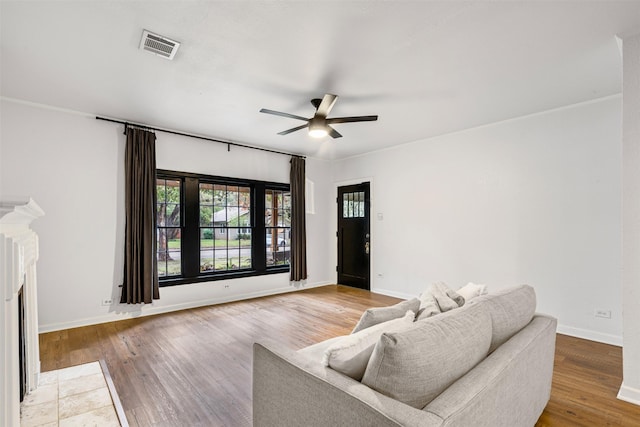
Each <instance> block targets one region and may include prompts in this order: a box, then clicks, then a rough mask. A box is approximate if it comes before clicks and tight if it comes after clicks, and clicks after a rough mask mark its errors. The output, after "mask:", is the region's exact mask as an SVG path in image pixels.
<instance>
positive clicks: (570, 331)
mask: <svg viewBox="0 0 640 427" xmlns="http://www.w3.org/2000/svg"><path fill="white" fill-rule="evenodd" d="M371 292H375V293H377V294H382V295H388V296H390V297H395V298H402V299H411V298H414V297H415V295H411V294H405V293H403V292H397V291H392V290H389V289H380V288H377V289H371ZM557 331H558V333H559V334H563V335H569V336H572V337H576V338H582V339H585V340H589V341H596V342H601V343H604V344H611V345H616V346H618V347H622V337H621V336H619V335H612V334H605V333H602V332H596V331H590V330H588V329H580V328H574V327H572V326H566V325H558V329H557Z"/></svg>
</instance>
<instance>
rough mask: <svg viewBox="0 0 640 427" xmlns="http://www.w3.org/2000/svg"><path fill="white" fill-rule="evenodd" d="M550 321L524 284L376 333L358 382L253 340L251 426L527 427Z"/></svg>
mask: <svg viewBox="0 0 640 427" xmlns="http://www.w3.org/2000/svg"><path fill="white" fill-rule="evenodd" d="M555 332H556V319H554V318H552V317H550V316H546V315H542V314H537V313H535V293H534V291H533V289H532V288H531V287H529V286H526V285H525V286H519V287H515V288H512V289H509V290H506V291H503V292H500V293H497V294H491V295H483V296H480V297H477V298H475V299H473V300H471V301H468V302H467V303H466V304H465V305H464V306H462V307H461V308H457V309H455V310H451V311H449V312H446V313H443V314H439V315H436V316H433V317H430V318H428V319H426V320H420V321H417V322H415V323H414V324H413V325H410V327H408V328H407V330H404V331H399V332H397V331H396V332H391V333H383V334H382V335H381V336H380V339H379V341H378V342H377V343H376V344H375V348H374V350H373V353H372V354H371V357H370V359H369V360H368V364H367V366H366V371H365V373H364V377H363V378H362V380H361V381H357V380H355V379H353V378H350V377H349V376H346V375H344V374H342V373H340V372H338V371H336V370H334V369H332V368H330V367H328V366H323V364H322V363H320V360H319V359H318V354H319V352H321V351H322V350H323V348H326V347H327V346H329V345H330V344H331V342H335V340H329V341H328V342H327V344H326V345H323V344H316V345H314V346H312V347H313V349H312V350H311V351H309V350H306V351H305V349H303V350H301V351H293V350H291V349H287V348H282V346H279V345H277V344H275V343H262V344H261V343H256V344H254V354H253V356H254V359H253V425H254V426H464V427H469V426H474V427H475V426H487V427H489V426H490V427H500V426H504V427H519V426H533V425H534V424H535V423H536V421H537V419H538V418H539V417H540V414H541V413H542V411H543V410H544V408H545V406H546V404H547V402H548V400H549V397H550V392H551V378H552V374H553V361H554V354H555Z"/></svg>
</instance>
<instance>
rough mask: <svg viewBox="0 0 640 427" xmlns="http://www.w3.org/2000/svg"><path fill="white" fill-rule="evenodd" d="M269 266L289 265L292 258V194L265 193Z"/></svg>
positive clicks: (275, 191)
mask: <svg viewBox="0 0 640 427" xmlns="http://www.w3.org/2000/svg"><path fill="white" fill-rule="evenodd" d="M264 223H265V228H266V230H265V231H266V245H267V265H282V264H289V259H290V256H291V250H290V247H291V193H290V192H289V191H281V190H266V191H265V217H264Z"/></svg>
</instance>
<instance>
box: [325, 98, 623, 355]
mask: <svg viewBox="0 0 640 427" xmlns="http://www.w3.org/2000/svg"><path fill="white" fill-rule="evenodd" d="M432 119H433V120H437V117H433V118H432ZM620 124H621V99H620V97H619V96H618V97H613V98H608V99H603V100H599V101H597V102H592V103H587V104H582V105H576V106H573V107H569V108H564V109H560V110H554V111H549V112H545V113H541V114H536V115H532V116H527V117H524V118H520V119H515V120H510V121H506V122H501V123H496V124H492V125H489V126H484V127H481V128H475V129H471V130H467V131H462V132H457V133H454V134H449V135H446V136H442V137H436V138H431V139H427V140H423V141H418V142H415V143H411V144H407V145H404V146H400V147H397V148H394V149H389V150H384V151H380V152H375V153H370V154H368V155H364V156H360V157H354V158H351V159H347V160H343V161H339V162H335V164H334V168H333V169H334V171H333V174H334V175H333V176H334V182H342V181H353V180H363V179H367V178H370V179H372V237H371V239H372V267H371V273H372V290H373V291H378V292H382V293H388V294H392V295H398V296H412V295H418V294H419V293H420V292H422V291H423V290H424V289H426V288H427V287H428V285H429V284H431V283H433V282H435V281H440V280H442V281H444V282H446V283H447V284H449V285H450V286H451V287H453V288H458V287H460V286H462V285H464V284H466V283H467V282H469V281H472V282H475V283H486V284H488V285H489V288H490V290H497V289H501V288H505V287H509V286H512V285H515V284H521V283H528V284H530V285H532V286H534V287H535V289H536V292H537V296H538V310H539V311H541V312H545V313H549V314H552V315H554V316H557V317H558V320H559V324H560V327H559V330H560V331H561V332H565V333H569V334H572V335H576V336H582V337H586V338H591V339H596V340H600V341H604V342H610V343H615V344H621V334H622V301H621V284H620V283H621V271H620V270H621V164H622V154H621V149H622V148H621V146H622V143H621V127H620ZM334 194H335V193H334ZM378 213H381V214H382V215H383V219H382V220H378V219H377V214H378ZM334 227H335V221H334ZM332 256H333V257H334V259H335V251H334V254H333V255H332ZM380 274H381V275H382V277H380V276H379V275H380ZM596 309H603V310H611V313H612V316H611V319H601V318H596V317H594V310H596Z"/></svg>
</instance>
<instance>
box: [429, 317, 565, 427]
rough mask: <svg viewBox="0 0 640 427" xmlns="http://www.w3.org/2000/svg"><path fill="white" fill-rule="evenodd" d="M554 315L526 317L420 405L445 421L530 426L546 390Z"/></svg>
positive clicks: (546, 398) (543, 403) (543, 402)
mask: <svg viewBox="0 0 640 427" xmlns="http://www.w3.org/2000/svg"><path fill="white" fill-rule="evenodd" d="M556 325H557V321H556V319H555V318H553V317H551V316H546V315H542V314H536V315H535V316H534V317H533V319H532V320H531V322H530V323H529V324H528V325H527V326H525V327H524V328H523V329H522V330H521V331H520V332H518V333H516V334H515V335H514V336H512V337H511V338H510V339H509V340H508V341H507V342H505V343H504V344H502V345H501V346H500V347H498V348H497V349H496V350H495V351H494V352H493V353H491V354H490V355H489V356H488V357H487V358H486V359H485V360H483V361H482V362H480V363H479V364H478V365H477V366H476V367H475V368H474V369H472V370H471V371H469V372H468V373H467V374H466V375H464V376H463V377H462V378H460V379H459V380H458V381H456V382H455V383H453V384H452V385H451V386H450V387H449V388H448V389H447V390H445V391H444V392H443V393H442V394H441V395H440V396H438V397H437V398H435V399H434V400H433V401H431V402H430V403H429V404H428V405H427V406H426V407H425V408H424V409H425V410H427V411H430V412H433V413H434V414H437V415H439V416H440V417H442V418H443V419H444V420H445V421H446V425H447V426H469V425H474V426H478V427H481V426H487V427H496V426H532V425H534V424H535V423H536V420H537V419H538V417H540V414H541V413H542V411H543V410H544V408H545V406H546V404H547V402H548V401H549V397H550V394H551V379H552V376H553V362H554V357H555V343H556Z"/></svg>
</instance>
